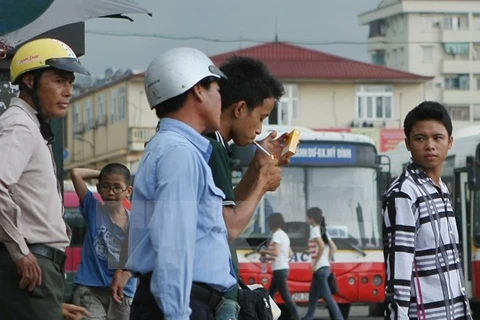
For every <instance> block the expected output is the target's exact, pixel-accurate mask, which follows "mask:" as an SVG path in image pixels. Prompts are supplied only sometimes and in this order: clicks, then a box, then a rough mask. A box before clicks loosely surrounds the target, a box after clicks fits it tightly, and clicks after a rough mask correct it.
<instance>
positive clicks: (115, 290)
mask: <svg viewBox="0 0 480 320" xmlns="http://www.w3.org/2000/svg"><path fill="white" fill-rule="evenodd" d="M131 277H132V274H131V273H130V272H128V271H126V270H121V269H118V270H117V271H115V274H114V275H113V280H112V284H111V285H110V288H111V289H112V298H113V300H115V302H117V303H122V300H123V297H124V296H123V288H125V285H126V284H127V281H128V280H129V279H130V278H131Z"/></svg>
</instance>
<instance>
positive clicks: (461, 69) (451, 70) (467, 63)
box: [442, 60, 480, 74]
mask: <svg viewBox="0 0 480 320" xmlns="http://www.w3.org/2000/svg"><path fill="white" fill-rule="evenodd" d="M442 73H448V74H459V73H465V74H469V73H476V74H480V60H443V61H442Z"/></svg>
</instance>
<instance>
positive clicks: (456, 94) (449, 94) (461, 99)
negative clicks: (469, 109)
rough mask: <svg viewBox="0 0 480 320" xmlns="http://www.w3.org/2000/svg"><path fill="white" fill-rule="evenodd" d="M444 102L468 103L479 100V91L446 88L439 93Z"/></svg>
mask: <svg viewBox="0 0 480 320" xmlns="http://www.w3.org/2000/svg"><path fill="white" fill-rule="evenodd" d="M441 99H442V102H443V103H444V104H448V105H470V104H472V103H477V102H478V101H480V91H471V90H455V89H446V90H443V92H442V94H441Z"/></svg>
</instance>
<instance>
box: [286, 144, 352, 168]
mask: <svg viewBox="0 0 480 320" xmlns="http://www.w3.org/2000/svg"><path fill="white" fill-rule="evenodd" d="M356 148H357V146H355V145H348V144H345V145H344V144H337V145H334V144H323V143H322V144H320V143H308V144H303V145H302V144H301V145H300V146H298V149H297V152H296V153H295V155H294V156H293V157H292V158H291V159H290V163H291V164H306V165H308V164H323V165H328V164H354V163H356V162H357V149H356Z"/></svg>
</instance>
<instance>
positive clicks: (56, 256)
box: [52, 248, 67, 267]
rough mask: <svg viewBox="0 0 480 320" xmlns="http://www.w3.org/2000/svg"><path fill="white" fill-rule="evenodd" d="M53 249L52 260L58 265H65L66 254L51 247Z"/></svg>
mask: <svg viewBox="0 0 480 320" xmlns="http://www.w3.org/2000/svg"><path fill="white" fill-rule="evenodd" d="M52 250H53V259H52V260H53V262H55V263H58V264H60V267H63V266H64V265H65V260H67V256H66V255H65V254H62V252H61V251H60V250H59V249H55V248H52Z"/></svg>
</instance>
